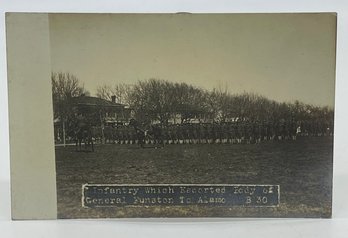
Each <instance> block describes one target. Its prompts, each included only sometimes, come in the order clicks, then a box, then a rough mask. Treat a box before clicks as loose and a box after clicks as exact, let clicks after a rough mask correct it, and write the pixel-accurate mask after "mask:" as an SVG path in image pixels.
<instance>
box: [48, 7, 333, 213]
mask: <svg viewBox="0 0 348 238" xmlns="http://www.w3.org/2000/svg"><path fill="white" fill-rule="evenodd" d="M49 40H50V56H51V59H50V60H51V72H52V74H51V79H48V80H51V83H52V102H53V122H52V126H53V127H54V142H55V160H56V179H57V207H58V218H112V217H331V200H332V164H333V161H332V159H333V133H334V89H335V44H336V43H335V42H336V15H335V14H330V13H320V14H319V13H318V14H314V13H313V14H49Z"/></svg>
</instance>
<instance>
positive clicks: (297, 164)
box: [56, 137, 333, 218]
mask: <svg viewBox="0 0 348 238" xmlns="http://www.w3.org/2000/svg"><path fill="white" fill-rule="evenodd" d="M332 150H333V142H332V137H314V138H309V137H306V138H299V139H298V140H296V141H279V142H264V143H261V144H249V145H168V146H166V147H164V148H161V149H154V148H146V149H141V148H140V147H138V146H137V145H97V146H96V147H95V152H76V151H75V147H73V146H70V147H69V146H68V147H56V171H57V196H58V216H59V217H60V218H87V217H90V218H92V217H95V218H97V217H146V216H161V217H163V216H168V217H178V216H249V217H259V216H263V217H270V216H275V217H285V216H295V217H317V216H319V217H329V216H330V214H331V186H332V185H331V180H332ZM85 183H115V184H118V183H132V184H138V183H140V184H147V183H151V184H156V183H163V184H166V183H167V184H171V183H176V184H178V183H186V184H191V183H193V184H194V183H199V184H275V185H277V184H279V185H280V191H281V192H280V206H279V207H276V208H270V207H268V208H266V207H263V208H241V207H232V208H226V207H209V208H205V209H202V207H196V206H190V207H171V208H170V209H168V208H166V207H144V208H142V207H140V208H139V207H138V208H127V209H126V208H95V209H91V208H82V207H81V185H82V184H85Z"/></svg>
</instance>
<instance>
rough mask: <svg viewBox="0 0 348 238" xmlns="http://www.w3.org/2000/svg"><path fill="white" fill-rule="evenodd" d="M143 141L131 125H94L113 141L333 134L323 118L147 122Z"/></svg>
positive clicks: (239, 140) (96, 133)
mask: <svg viewBox="0 0 348 238" xmlns="http://www.w3.org/2000/svg"><path fill="white" fill-rule="evenodd" d="M143 132H144V138H143V139H142V140H143V141H141V142H140V141H139V140H138V139H139V137H138V135H137V131H136V130H135V129H134V128H133V127H132V126H130V125H117V126H116V125H115V126H105V127H104V128H103V130H102V129H101V128H100V127H94V128H93V137H94V138H96V139H97V140H98V139H99V140H100V141H101V138H104V142H105V143H112V144H140V143H145V144H252V143H261V142H262V141H275V140H278V141H281V140H296V138H297V137H298V136H332V133H333V128H332V126H331V123H326V122H322V121H317V122H313V121H302V122H295V121H288V122H286V121H281V122H258V121H256V122H247V121H244V122H233V123H197V124H189V123H184V124H170V125H166V126H164V125H160V124H156V125H149V126H147V127H145V129H144V130H143Z"/></svg>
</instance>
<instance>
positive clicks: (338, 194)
mask: <svg viewBox="0 0 348 238" xmlns="http://www.w3.org/2000/svg"><path fill="white" fill-rule="evenodd" d="M0 11H1V20H0V29H1V31H0V109H1V110H0V111H1V113H0V147H1V148H0V151H1V152H0V153H1V154H0V155H1V157H0V232H1V233H0V236H1V237H62V236H64V237H96V236H101V237H103V236H106V235H108V236H113V237H115V236H116V237H126V236H127V237H149V236H152V237H163V236H166V237H212V236H214V237H256V236H257V237H265V236H267V237H279V236H281V237H283V238H286V237H306V238H307V237H316V238H318V237H347V236H348V205H347V204H348V203H347V200H348V186H347V181H348V172H347V170H348V162H347V156H346V155H347V152H348V147H347V142H348V140H347V138H346V137H345V133H347V132H348V130H347V127H348V126H347V123H345V122H348V113H347V111H346V110H345V109H346V108H347V106H346V103H345V102H346V101H347V96H346V95H345V94H346V92H347V89H348V80H347V78H348V68H347V65H348V1H344V0H341V1H339V0H331V1H330V0H307V1H303V0H302V1H301V0H287V1H285V0H284V1H279V0H268V1H267V0H235V1H227V0H225V1H223V0H215V1H209V0H197V1H193V0H186V1H185V0H182V1H179V0H172V1H170V0H168V1H165V0H161V1H155V0H152V1H137V0H127V1H116V0H110V1H107V0H94V1H92V0H89V1H85V0H74V1H69V0H60V1H54V0H46V1H38V0H27V1H25V0H21V1H19V0H3V1H1V4H0ZM6 11H11V12H15V11H17V12H182V11H185V12H337V13H338V39H337V81H336V119H335V123H336V124H335V129H336V131H335V157H334V211H333V216H334V218H333V219H332V220H312V219H305V220H304V219H195V220H192V219H189V220H188V219H176V220H173V219H166V220H160V219H154V220H151V219H147V220H143V219H142V220H137V219H135V220H134V219H133V220H112V221H76V220H75V221H74V220H64V221H25V222H19V221H17V222H13V221H10V192H9V191H10V190H9V174H10V173H9V171H10V169H9V139H8V106H7V105H8V99H7V83H6V82H7V80H6V78H7V75H6V53H5V52H6V51H5V49H6V48H5V30H4V26H5V23H4V22H5V15H4V12H6ZM23 106H24V107H25V102H23ZM163 221H165V222H163Z"/></svg>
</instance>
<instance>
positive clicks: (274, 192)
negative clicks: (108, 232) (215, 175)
mask: <svg viewBox="0 0 348 238" xmlns="http://www.w3.org/2000/svg"><path fill="white" fill-rule="evenodd" d="M279 189H280V188H279V185H237V184H229V185H194V184H189V185H185V184H182V185H181V184H180V185H163V184H160V185H115V184H84V185H82V206H83V207H86V208H94V207H122V206H187V205H206V206H209V205H213V206H251V207H253V206H254V207H256V206H264V207H275V206H278V205H279V195H280V194H279Z"/></svg>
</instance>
